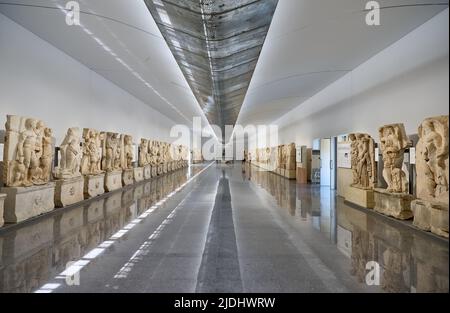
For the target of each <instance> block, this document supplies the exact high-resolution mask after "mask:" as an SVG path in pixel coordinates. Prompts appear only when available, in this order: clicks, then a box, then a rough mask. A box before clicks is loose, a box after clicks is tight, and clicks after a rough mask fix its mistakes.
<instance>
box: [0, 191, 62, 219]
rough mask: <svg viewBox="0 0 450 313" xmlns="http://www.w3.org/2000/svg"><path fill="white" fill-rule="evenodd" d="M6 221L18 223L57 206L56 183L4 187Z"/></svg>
mask: <svg viewBox="0 0 450 313" xmlns="http://www.w3.org/2000/svg"><path fill="white" fill-rule="evenodd" d="M0 192H1V193H5V194H6V195H7V196H6V199H5V208H4V220H5V223H18V222H21V221H24V220H27V219H29V218H32V217H35V216H38V215H41V214H43V213H47V212H50V211H52V210H53V209H54V208H55V183H48V184H46V185H42V186H31V187H4V188H2V189H1V190H0Z"/></svg>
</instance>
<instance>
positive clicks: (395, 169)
mask: <svg viewBox="0 0 450 313" xmlns="http://www.w3.org/2000/svg"><path fill="white" fill-rule="evenodd" d="M379 134H380V141H381V151H382V154H383V162H384V168H383V178H384V180H385V181H386V183H387V185H388V187H387V190H388V191H389V192H396V193H408V190H409V184H408V179H407V177H406V174H405V172H404V171H403V170H402V166H403V158H404V153H405V149H406V148H408V147H409V146H411V142H410V141H409V140H408V137H407V136H406V132H405V127H404V126H403V124H391V125H385V126H383V127H380V129H379Z"/></svg>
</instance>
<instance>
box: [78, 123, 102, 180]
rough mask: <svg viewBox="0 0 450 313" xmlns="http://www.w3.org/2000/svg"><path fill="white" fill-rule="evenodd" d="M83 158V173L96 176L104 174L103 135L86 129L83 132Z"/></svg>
mask: <svg viewBox="0 0 450 313" xmlns="http://www.w3.org/2000/svg"><path fill="white" fill-rule="evenodd" d="M83 138H84V143H83V157H82V159H81V173H82V174H83V175H96V174H100V173H101V172H102V170H101V161H102V151H101V139H102V138H101V135H100V133H99V132H98V131H96V130H94V129H87V128H85V129H84V131H83Z"/></svg>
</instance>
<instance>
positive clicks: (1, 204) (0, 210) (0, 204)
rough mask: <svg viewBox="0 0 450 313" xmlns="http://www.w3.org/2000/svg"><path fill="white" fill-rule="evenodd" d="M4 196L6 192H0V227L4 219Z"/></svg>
mask: <svg viewBox="0 0 450 313" xmlns="http://www.w3.org/2000/svg"><path fill="white" fill-rule="evenodd" d="M5 198H6V194H3V193H0V227H2V226H3V224H4V221H3V208H4V205H5ZM0 248H1V247H0Z"/></svg>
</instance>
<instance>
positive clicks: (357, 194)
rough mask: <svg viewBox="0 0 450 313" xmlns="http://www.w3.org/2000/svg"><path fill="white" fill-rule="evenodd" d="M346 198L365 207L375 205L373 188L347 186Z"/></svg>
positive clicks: (370, 207) (369, 207)
mask: <svg viewBox="0 0 450 313" xmlns="http://www.w3.org/2000/svg"><path fill="white" fill-rule="evenodd" d="M344 198H345V200H346V201H348V202H351V203H354V204H356V205H359V206H361V207H363V208H368V209H373V208H374V206H375V201H374V194H373V190H372V189H361V188H358V187H353V186H347V188H346V189H345V193H344Z"/></svg>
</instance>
